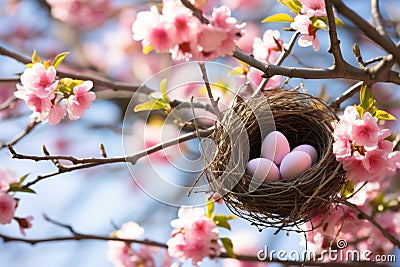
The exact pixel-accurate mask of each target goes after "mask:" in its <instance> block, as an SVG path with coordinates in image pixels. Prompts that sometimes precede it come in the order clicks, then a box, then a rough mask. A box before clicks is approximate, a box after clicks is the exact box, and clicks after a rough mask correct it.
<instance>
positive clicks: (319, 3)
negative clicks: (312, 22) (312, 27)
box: [299, 0, 326, 18]
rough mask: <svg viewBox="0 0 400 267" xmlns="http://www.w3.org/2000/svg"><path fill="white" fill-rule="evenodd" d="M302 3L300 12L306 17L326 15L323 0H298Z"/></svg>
mask: <svg viewBox="0 0 400 267" xmlns="http://www.w3.org/2000/svg"><path fill="white" fill-rule="evenodd" d="M299 2H300V3H301V4H302V7H301V13H302V14H304V15H306V16H308V17H310V18H311V17H319V16H322V17H323V16H326V10H325V2H324V0H299Z"/></svg>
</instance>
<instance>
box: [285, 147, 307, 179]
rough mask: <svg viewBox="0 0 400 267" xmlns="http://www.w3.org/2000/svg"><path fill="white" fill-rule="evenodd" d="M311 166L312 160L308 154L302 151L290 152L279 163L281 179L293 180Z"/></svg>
mask: <svg viewBox="0 0 400 267" xmlns="http://www.w3.org/2000/svg"><path fill="white" fill-rule="evenodd" d="M311 164H312V159H311V156H310V155H309V154H308V153H306V152H304V151H293V152H290V153H289V154H287V155H286V157H284V158H283V160H282V162H281V166H280V172H281V177H282V179H289V178H293V177H295V176H297V175H299V174H301V173H302V172H304V171H305V170H307V169H309V168H310V167H311Z"/></svg>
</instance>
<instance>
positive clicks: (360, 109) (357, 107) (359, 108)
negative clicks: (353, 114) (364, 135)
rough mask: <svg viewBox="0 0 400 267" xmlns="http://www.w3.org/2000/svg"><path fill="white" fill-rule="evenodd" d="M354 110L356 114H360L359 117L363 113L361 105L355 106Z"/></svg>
mask: <svg viewBox="0 0 400 267" xmlns="http://www.w3.org/2000/svg"><path fill="white" fill-rule="evenodd" d="M356 110H357V112H358V116H360V118H362V116H363V115H364V112H365V110H364V109H363V107H361V106H356Z"/></svg>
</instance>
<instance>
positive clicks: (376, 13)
mask: <svg viewBox="0 0 400 267" xmlns="http://www.w3.org/2000/svg"><path fill="white" fill-rule="evenodd" d="M371 15H372V18H373V19H374V23H375V29H376V31H377V32H378V33H379V34H380V35H382V36H385V37H388V36H387V33H386V29H385V26H384V23H383V18H382V15H381V12H380V10H379V0H371Z"/></svg>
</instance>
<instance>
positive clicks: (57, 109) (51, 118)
mask: <svg viewBox="0 0 400 267" xmlns="http://www.w3.org/2000/svg"><path fill="white" fill-rule="evenodd" d="M66 114H67V108H66V107H65V106H60V105H58V104H56V105H52V106H51V108H50V112H49V114H48V116H47V119H46V121H47V122H48V123H49V124H50V125H56V124H58V123H60V121H61V120H62V119H64V117H65V115H66Z"/></svg>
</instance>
